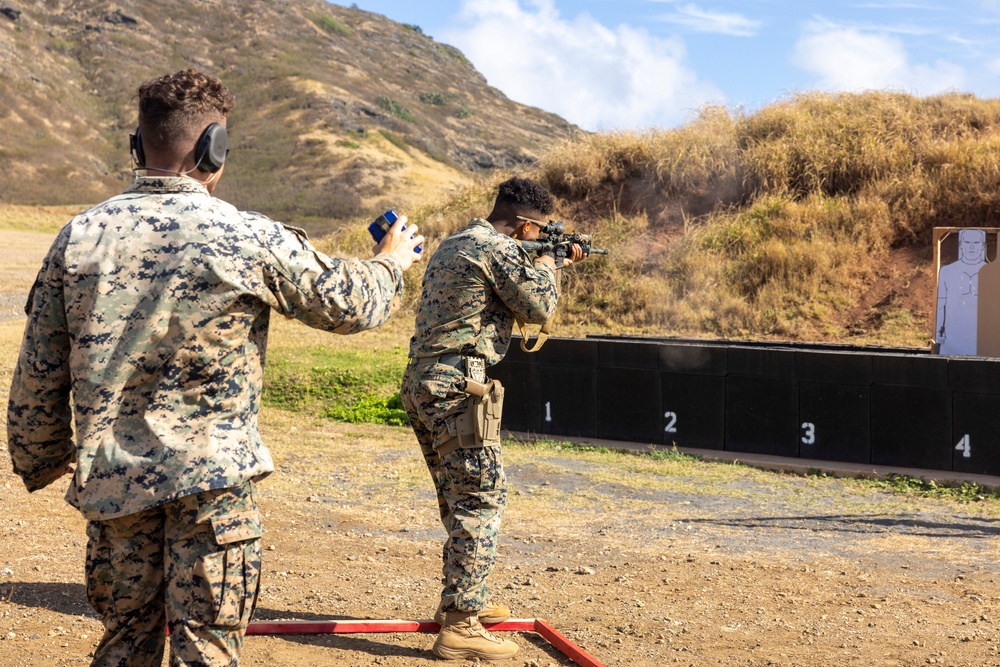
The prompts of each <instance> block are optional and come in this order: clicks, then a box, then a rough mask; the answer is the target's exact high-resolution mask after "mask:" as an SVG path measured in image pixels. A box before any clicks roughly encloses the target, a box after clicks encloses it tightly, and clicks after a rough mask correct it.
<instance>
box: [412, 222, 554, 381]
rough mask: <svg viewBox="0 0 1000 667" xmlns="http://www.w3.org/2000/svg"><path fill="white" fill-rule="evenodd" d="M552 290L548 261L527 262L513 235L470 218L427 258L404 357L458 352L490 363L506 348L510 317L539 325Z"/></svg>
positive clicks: (549, 309) (548, 311)
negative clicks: (510, 235) (418, 300)
mask: <svg viewBox="0 0 1000 667" xmlns="http://www.w3.org/2000/svg"><path fill="white" fill-rule="evenodd" d="M557 297H558V295H557V289H556V277H555V272H554V271H553V270H552V269H551V267H549V265H548V264H546V263H544V262H536V263H534V264H533V263H532V261H531V259H530V257H529V255H528V253H527V252H526V251H525V250H524V249H523V248H522V247H521V246H520V245H518V243H517V242H516V241H515V240H514V239H512V238H510V237H509V236H504V235H503V234H500V233H498V232H497V231H496V230H495V229H494V228H493V225H491V224H490V223H489V222H487V221H486V220H483V219H482V218H473V219H472V221H471V222H469V224H468V225H467V226H466V227H465V228H463V229H461V230H459V231H457V232H455V233H454V234H452V235H451V236H449V237H448V238H446V239H445V240H444V241H442V242H441V245H440V246H438V249H437V250H436V251H435V253H434V256H433V257H431V259H430V262H428V264H427V271H426V272H425V273H424V285H423V292H422V294H421V295H420V306H419V307H418V309H417V316H416V326H415V332H414V334H413V338H411V339H410V356H411V357H434V356H437V355H440V354H446V353H451V354H462V355H470V356H478V357H483V358H484V359H486V364H487V365H488V366H492V365H494V364H496V363H498V362H499V361H500V360H501V359H503V357H504V355H505V354H507V348H508V347H509V346H510V337H511V332H512V330H513V328H514V317H515V316H517V317H520V318H521V319H523V320H524V322H526V323H528V324H544V323H545V322H547V321H548V320H549V318H551V317H552V315H553V314H554V313H555V310H556V301H557Z"/></svg>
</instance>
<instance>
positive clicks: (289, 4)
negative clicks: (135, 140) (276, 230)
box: [0, 0, 576, 231]
mask: <svg viewBox="0 0 1000 667" xmlns="http://www.w3.org/2000/svg"><path fill="white" fill-rule="evenodd" d="M191 66H194V67H198V68H202V69H204V70H206V71H209V72H212V73H214V74H216V75H217V76H220V77H221V78H222V79H223V80H224V81H225V82H226V83H227V84H228V85H229V86H230V87H231V88H232V89H233V91H234V92H235V93H236V95H237V98H238V103H237V108H236V110H235V111H234V112H233V115H232V117H231V118H230V137H231V148H232V149H233V153H232V155H231V156H230V168H229V169H227V172H226V178H225V179H223V181H221V183H220V186H219V188H218V190H217V194H218V195H219V196H220V197H222V198H223V199H226V200H228V201H231V202H232V203H234V204H236V205H237V206H239V207H241V208H247V209H254V210H260V211H263V212H265V213H268V214H270V215H273V216H276V217H280V218H283V219H290V220H295V221H298V222H300V223H304V224H306V225H307V226H311V227H313V228H314V230H316V231H320V230H323V229H327V228H329V223H330V220H331V219H334V220H335V219H346V218H350V217H352V216H354V215H358V214H360V213H367V212H369V211H372V210H376V209H379V208H382V207H386V206H403V207H405V206H408V205H410V204H412V203H416V202H418V201H423V200H426V199H427V198H428V196H433V195H435V194H438V193H445V192H448V191H450V190H453V189H454V188H456V186H461V185H465V184H467V183H469V182H471V181H472V180H473V179H474V178H475V176H476V174H477V173H485V172H488V171H490V170H493V169H496V168H507V167H513V166H516V165H519V164H525V163H528V164H530V163H533V162H535V161H536V160H537V158H538V157H539V156H540V154H541V153H542V152H543V150H544V149H545V147H546V146H547V145H548V144H549V143H551V142H552V140H554V139H557V138H564V137H567V136H570V135H572V134H574V133H575V132H576V129H575V128H574V127H573V126H571V125H570V124H568V123H567V122H566V121H564V120H562V119H561V118H559V117H557V116H555V115H553V114H549V113H546V112H543V111H541V110H539V109H535V108H531V107H526V106H524V105H520V104H517V103H515V102H513V101H511V100H509V99H507V98H506V97H505V96H504V95H503V93H502V92H500V91H499V90H497V89H495V88H492V87H490V86H489V85H488V84H487V82H486V81H485V79H484V78H483V77H482V75H480V74H479V73H478V72H477V71H476V70H475V68H473V67H472V65H471V64H470V63H469V62H468V60H466V59H465V57H464V56H463V55H462V54H461V53H460V52H459V51H458V50H457V49H455V48H453V47H451V46H448V45H446V44H440V43H438V42H435V41H434V40H433V39H431V38H430V37H428V36H426V35H424V34H423V33H422V31H421V30H420V28H419V27H418V26H406V25H401V24H398V23H395V22H393V21H390V20H388V19H386V18H385V17H383V16H381V15H378V14H372V13H369V12H365V11H362V10H360V9H354V8H346V7H341V6H338V5H332V4H329V3H327V2H324V1H323V0H213V1H211V2H204V1H194V0H174V1H172V2H169V3H146V2H139V1H137V0H122V1H120V2H106V1H102V0H45V1H35V2H30V1H28V0H0V119H2V121H3V122H0V203H8V204H87V203H90V202H94V201H97V200H100V199H102V198H104V197H106V196H108V195H109V194H113V193H115V192H118V191H120V190H121V189H122V187H123V185H124V184H125V183H127V182H128V180H129V179H130V178H131V174H130V163H129V160H128V150H127V146H128V134H129V132H130V131H131V130H132V128H133V126H134V125H135V122H136V117H135V111H134V102H133V101H132V96H133V94H134V92H135V89H136V87H137V86H138V84H139V83H141V82H142V81H145V80H147V79H150V78H153V77H155V76H159V75H161V74H164V73H167V72H172V71H176V70H179V69H182V68H185V67H191Z"/></svg>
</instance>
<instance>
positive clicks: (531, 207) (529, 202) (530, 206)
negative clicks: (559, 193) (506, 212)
mask: <svg viewBox="0 0 1000 667" xmlns="http://www.w3.org/2000/svg"><path fill="white" fill-rule="evenodd" d="M497 204H502V205H505V206H509V207H510V208H511V209H512V210H515V211H522V212H528V211H537V212H538V213H541V214H543V215H548V214H550V213H552V211H554V210H555V208H556V202H555V199H554V198H553V197H552V195H551V194H550V193H549V191H548V190H546V189H545V188H543V187H542V186H541V185H539V184H538V183H536V182H535V181H533V180H531V179H529V178H518V177H516V176H515V177H514V178H508V179H507V180H506V181H504V182H503V183H501V184H500V186H499V187H498V188H497Z"/></svg>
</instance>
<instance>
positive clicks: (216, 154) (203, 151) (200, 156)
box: [128, 123, 229, 174]
mask: <svg viewBox="0 0 1000 667" xmlns="http://www.w3.org/2000/svg"><path fill="white" fill-rule="evenodd" d="M128 141H129V150H131V152H132V159H133V160H135V163H136V165H137V166H138V167H139V168H140V169H144V168H145V167H146V154H145V153H144V152H143V150H142V137H141V136H140V135H139V128H138V127H137V128H135V133H134V134H130V135H129V136H128ZM228 147H229V134H228V133H227V132H226V128H225V127H223V126H222V125H220V124H219V123H212V124H211V125H209V126H208V127H206V128H205V131H204V132H202V133H201V136H200V137H198V143H197V144H195V148H194V159H195V167H196V168H198V169H202V170H204V171H207V172H209V173H212V174H214V173H215V172H217V171H219V170H220V169H222V165H223V164H225V163H226V155H228V154H229V150H228Z"/></svg>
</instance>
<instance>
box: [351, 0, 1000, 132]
mask: <svg viewBox="0 0 1000 667" xmlns="http://www.w3.org/2000/svg"><path fill="white" fill-rule="evenodd" d="M336 4H341V5H351V4H357V6H358V7H359V8H361V9H364V10H367V11H371V12H376V13H379V14H384V15H385V16H388V17H389V18H391V19H393V20H394V21H398V22H400V23H410V24H413V25H417V26H420V28H421V29H422V30H423V32H424V33H425V34H428V35H430V36H432V37H433V38H434V39H436V40H437V41H440V42H445V43H447V44H452V45H454V46H456V47H458V48H459V49H461V50H462V52H463V53H464V54H465V55H466V56H467V57H468V58H469V60H471V61H472V63H473V64H474V65H475V67H476V69H478V70H479V71H480V72H481V73H482V74H483V75H484V76H485V77H486V79H487V81H488V82H489V83H490V84H491V85H493V86H495V87H497V88H499V89H500V90H502V91H503V92H504V93H505V94H506V95H507V96H508V97H510V98H511V99H514V100H517V101H518V102H523V103H525V104H530V105H533V106H537V107H541V108H542V109H545V110H547V111H552V112H555V113H557V114H559V115H561V116H562V117H564V118H566V119H567V120H569V121H571V122H573V123H576V124H577V125H579V126H581V127H583V128H584V129H587V130H594V131H601V130H614V129H631V130H642V129H647V128H651V127H661V128H669V127H676V126H678V125H682V124H683V123H685V122H687V121H688V120H690V119H691V118H692V116H693V114H694V113H695V112H696V111H697V110H698V109H699V108H700V107H702V106H703V105H705V104H719V105H724V106H726V107H728V108H730V109H738V108H742V109H744V110H746V111H748V112H752V111H753V110H755V109H758V108H760V107H762V106H764V105H767V104H769V103H772V102H775V101H777V100H781V99H785V98H787V97H788V96H790V95H792V94H794V93H797V92H805V91H812V90H823V91H861V90H893V91H900V92H906V93H912V94H914V95H919V96H928V95H934V94H938V93H943V92H955V91H958V92H968V93H972V94H974V95H976V96H978V97H982V98H988V97H995V96H997V93H998V90H1000V0H950V1H948V2H945V1H943V0H914V1H902V0H899V1H897V0H871V1H863V0H859V1H857V2H824V1H818V2H807V1H801V2H798V1H795V0H744V1H743V2H735V1H730V0H692V1H688V0H358V1H357V2H356V3H354V2H340V1H338V2H337V3H336Z"/></svg>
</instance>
